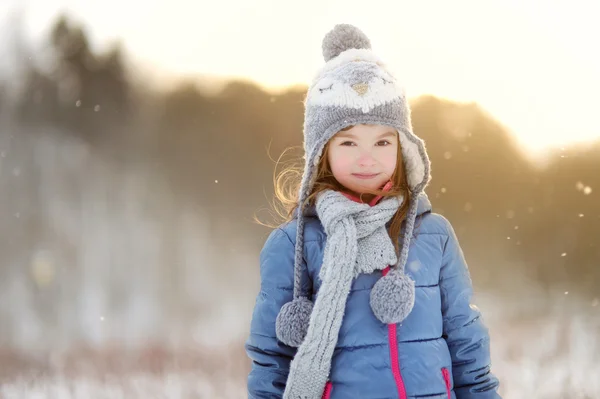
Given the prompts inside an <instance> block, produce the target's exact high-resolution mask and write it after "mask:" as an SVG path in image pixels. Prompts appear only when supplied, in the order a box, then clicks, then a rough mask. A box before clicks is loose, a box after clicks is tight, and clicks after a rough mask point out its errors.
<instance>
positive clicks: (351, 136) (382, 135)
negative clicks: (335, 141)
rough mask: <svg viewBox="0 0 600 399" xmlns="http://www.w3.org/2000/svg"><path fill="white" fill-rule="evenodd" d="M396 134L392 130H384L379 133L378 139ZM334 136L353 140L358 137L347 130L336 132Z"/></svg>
mask: <svg viewBox="0 0 600 399" xmlns="http://www.w3.org/2000/svg"><path fill="white" fill-rule="evenodd" d="M396 134H397V133H396V132H394V131H388V132H385V133H383V134H381V135H380V136H379V137H378V140H379V139H382V138H385V137H390V136H393V137H396ZM336 137H338V138H348V139H354V140H356V139H357V138H358V137H357V136H356V135H354V134H352V133H349V132H340V133H338V135H337V136H336Z"/></svg>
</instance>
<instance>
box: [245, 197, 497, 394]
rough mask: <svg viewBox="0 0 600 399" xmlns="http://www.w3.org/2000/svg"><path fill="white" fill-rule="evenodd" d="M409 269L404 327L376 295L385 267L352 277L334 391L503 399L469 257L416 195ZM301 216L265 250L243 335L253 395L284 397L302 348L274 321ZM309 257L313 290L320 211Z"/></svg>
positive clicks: (309, 226) (308, 236) (309, 222)
mask: <svg viewBox="0 0 600 399" xmlns="http://www.w3.org/2000/svg"><path fill="white" fill-rule="evenodd" d="M418 215H419V216H418V217H417V220H416V224H415V226H416V227H415V232H414V237H413V239H412V242H411V246H410V250H409V255H408V261H407V264H406V273H407V274H408V275H409V276H410V277H411V278H412V279H413V280H414V281H415V286H416V298H415V306H414V308H413V310H412V312H411V313H410V315H409V316H408V317H407V318H406V319H405V320H404V321H403V322H402V323H401V324H398V325H385V324H383V323H381V322H380V321H379V320H377V318H376V317H375V316H374V314H373V312H372V311H371V308H370V305H369V294H370V291H371V288H372V287H373V285H374V284H375V282H376V281H377V280H378V279H379V278H381V276H382V272H375V273H373V274H368V275H367V274H363V275H360V276H359V277H358V278H356V279H355V281H354V282H353V285H352V289H351V292H350V294H349V296H348V302H347V304H346V313H345V316H344V321H343V324H342V327H341V329H340V333H339V338H338V342H337V346H336V350H335V352H334V355H333V359H332V366H331V373H330V384H328V387H327V389H326V392H325V393H324V397H329V398H331V399H351V398H358V399H390V398H401V399H404V398H427V399H438V398H439V399H442V398H455V399H484V398H485V399H492V398H493V399H499V398H500V395H499V394H498V392H497V389H498V385H499V383H498V380H497V378H496V377H495V376H494V375H493V374H492V372H491V370H490V348H489V346H490V342H489V341H490V340H489V335H488V330H487V328H486V326H485V325H484V323H483V322H482V319H481V315H480V312H479V310H478V309H477V307H476V306H474V305H472V304H471V302H470V301H471V297H472V293H473V289H472V284H471V279H470V275H469V272H468V269H467V264H466V263H465V259H464V257H463V253H462V250H461V248H460V246H459V243H458V241H457V238H456V235H455V233H454V231H453V229H452V226H451V225H450V223H449V222H448V221H447V220H446V219H445V218H444V217H443V216H441V215H438V214H435V213H432V212H431V204H430V202H429V200H428V199H427V196H426V195H424V194H422V195H421V196H420V198H419V208H418ZM295 237H296V221H292V222H290V223H287V224H285V225H283V226H281V227H280V228H278V229H276V230H274V231H273V232H272V233H271V235H270V236H269V238H268V239H267V241H266V243H265V245H264V248H263V250H262V251H261V254H260V275H261V287H260V292H259V294H258V296H257V298H256V304H255V308H254V313H253V316H252V322H251V326H250V336H249V338H248V340H247V342H246V352H247V354H248V356H249V357H250V358H251V359H252V370H251V372H250V374H249V376H248V397H249V398H251V399H267V398H269V399H275V398H282V396H283V392H284V390H285V383H286V379H287V376H288V371H289V365H290V362H291V360H292V358H293V357H294V354H295V352H296V348H292V347H289V346H287V345H285V344H283V343H282V342H280V341H278V340H277V338H276V335H275V319H276V317H277V314H278V313H279V310H280V309H281V307H282V306H283V305H284V304H285V303H287V302H289V301H291V300H292V294H293V284H294V245H295ZM304 237H305V242H304V255H305V262H306V265H307V270H308V271H307V273H308V276H309V278H306V276H305V278H303V282H304V284H305V285H306V284H310V285H311V287H310V288H312V292H313V296H314V295H315V294H316V293H317V292H318V291H319V286H320V283H321V282H320V280H319V278H318V275H319V269H320V267H321V263H322V260H323V250H324V249H325V242H326V238H327V237H326V235H325V232H324V230H323V227H322V225H321V223H320V221H319V219H318V218H317V217H316V215H315V214H314V212H313V213H312V216H311V217H306V219H305V235H304Z"/></svg>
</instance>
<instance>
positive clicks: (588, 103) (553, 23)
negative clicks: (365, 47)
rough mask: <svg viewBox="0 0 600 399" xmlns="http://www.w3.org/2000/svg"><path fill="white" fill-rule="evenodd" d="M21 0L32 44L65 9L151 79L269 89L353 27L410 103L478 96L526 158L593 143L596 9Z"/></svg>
mask: <svg viewBox="0 0 600 399" xmlns="http://www.w3.org/2000/svg"><path fill="white" fill-rule="evenodd" d="M5 1H8V0H5ZM10 1H14V2H15V3H16V0H10ZM25 3H26V6H27V26H28V30H29V32H31V33H32V35H33V37H36V35H38V36H41V34H43V32H44V30H45V29H47V27H48V24H49V22H50V18H51V16H52V15H53V14H55V13H56V12H58V11H59V10H61V9H65V10H68V11H69V12H70V13H72V14H73V15H74V16H77V17H78V18H80V19H82V20H83V21H84V22H85V23H86V25H87V26H88V27H89V29H90V34H91V36H92V38H93V42H94V44H95V45H97V46H99V47H101V46H103V45H104V44H105V43H106V42H107V40H111V39H115V38H120V39H122V40H123V42H124V44H125V46H126V48H127V49H128V50H129V51H130V52H131V54H132V57H133V58H134V59H135V60H136V61H137V62H138V63H141V64H142V65H144V67H145V68H146V69H148V68H149V69H151V70H153V71H154V72H155V73H157V74H159V76H162V77H174V76H181V75H192V76H194V75H212V76H220V77H243V78H247V79H250V80H253V81H256V82H258V83H260V84H262V85H264V86H266V87H268V88H274V89H278V88H281V87H284V86H288V85H293V84H296V83H301V84H306V83H308V82H309V81H310V80H311V78H312V76H313V74H314V73H315V72H316V70H317V69H318V68H319V67H320V66H321V65H322V64H323V59H322V56H321V40H322V38H323V35H324V34H325V33H326V32H327V31H328V30H329V29H331V28H332V27H333V25H335V24H336V23H341V22H344V23H351V24H354V25H356V26H358V27H359V28H361V29H362V30H363V31H364V32H365V33H366V34H367V35H368V36H369V37H370V39H371V42H372V44H373V49H374V50H375V52H376V53H378V54H379V55H380V57H381V58H383V60H384V61H386V62H387V63H388V64H389V65H390V67H391V68H392V70H393V71H394V72H395V74H396V77H397V78H398V79H399V80H400V81H402V82H404V84H405V86H406V88H407V90H408V93H409V96H411V97H416V96H418V95H421V94H434V95H437V96H441V97H446V98H450V99H453V100H458V101H469V102H470V101H476V102H478V103H480V104H481V105H482V106H483V107H484V108H485V109H487V110H488V112H489V113H491V114H492V115H493V116H494V117H495V118H497V119H498V120H500V121H501V122H502V123H503V124H505V125H506V126H507V127H508V128H509V129H511V130H512V131H513V133H514V134H515V135H516V136H517V137H518V139H519V141H520V142H521V143H522V144H524V146H525V148H527V149H528V150H530V151H531V152H534V153H538V152H540V151H542V150H544V149H545V148H548V147H549V146H559V147H560V146H561V145H563V144H568V143H570V142H574V141H585V140H590V139H593V138H598V137H600V122H598V120H597V118H596V114H597V109H596V108H597V107H598V105H600V100H599V96H598V93H600V74H599V73H598V71H600V55H599V52H598V51H597V50H596V49H597V47H598V44H597V38H599V37H600V24H598V23H597V21H596V20H595V16H597V15H598V10H600V6H598V5H596V4H595V3H596V2H594V1H592V0H569V1H566V0H553V1H538V0H526V1H525V0H502V1H500V0H497V1H489V0H454V1H447V0H439V1H428V0H421V1H414V0H411V1H404V0H403V1H397V0H396V1H380V0H370V1H364V0H362V1H361V0H319V1H317V0H304V1H302V2H288V1H281V0H278V1H276V0H252V1H248V0H220V1H216V0H215V1H210V2H209V1H190V0H144V1H135V0H127V1H124V0H103V1H88V0H70V1H69V0H28V1H25ZM5 4H8V3H5ZM1 7H5V8H6V7H7V6H6V5H5V6H0V8H1Z"/></svg>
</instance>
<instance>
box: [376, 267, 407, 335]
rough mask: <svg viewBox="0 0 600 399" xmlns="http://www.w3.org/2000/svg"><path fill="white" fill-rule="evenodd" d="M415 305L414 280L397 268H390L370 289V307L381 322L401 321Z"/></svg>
mask: <svg viewBox="0 0 600 399" xmlns="http://www.w3.org/2000/svg"><path fill="white" fill-rule="evenodd" d="M414 305H415V282H414V281H413V280H411V279H410V277H408V276H407V275H406V274H404V273H403V272H401V271H399V270H394V269H393V270H392V271H391V272H390V273H388V274H387V275H385V276H383V277H382V278H380V279H379V281H377V283H375V285H374V286H373V289H372V290H371V309H372V310H373V313H374V314H375V316H376V317H377V319H379V320H380V321H381V322H382V323H385V324H397V323H400V322H402V321H403V320H404V319H405V318H406V316H408V315H409V313H410V312H411V311H412V308H413V306H414Z"/></svg>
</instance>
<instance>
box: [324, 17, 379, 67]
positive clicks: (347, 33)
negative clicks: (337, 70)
mask: <svg viewBox="0 0 600 399" xmlns="http://www.w3.org/2000/svg"><path fill="white" fill-rule="evenodd" d="M352 48H364V49H370V48H371V41H370V40H369V38H368V37H367V35H365V34H364V33H362V32H361V31H360V30H358V29H356V28H355V27H354V26H352V25H348V24H339V25H336V27H335V28H334V29H333V30H332V31H330V32H329V33H328V34H327V35H325V38H324V39H323V58H325V61H329V60H330V59H332V58H335V57H337V56H338V55H340V54H341V53H342V52H344V51H346V50H348V49H352Z"/></svg>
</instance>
